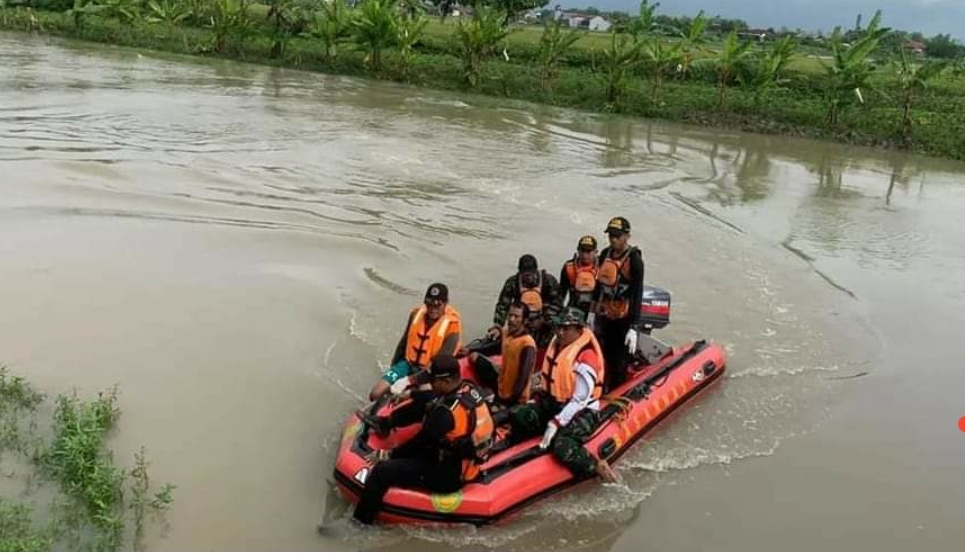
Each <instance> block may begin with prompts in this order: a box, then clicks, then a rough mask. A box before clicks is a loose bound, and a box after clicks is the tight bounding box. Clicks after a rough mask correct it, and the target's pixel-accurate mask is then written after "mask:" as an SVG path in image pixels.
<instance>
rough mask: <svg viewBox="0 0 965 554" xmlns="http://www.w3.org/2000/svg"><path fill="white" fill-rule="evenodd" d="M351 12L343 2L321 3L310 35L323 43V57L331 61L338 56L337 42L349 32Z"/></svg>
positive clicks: (330, 1) (342, 0)
mask: <svg viewBox="0 0 965 554" xmlns="http://www.w3.org/2000/svg"><path fill="white" fill-rule="evenodd" d="M351 15H352V14H351V11H350V9H349V7H348V4H346V3H345V0H329V1H328V2H322V3H321V5H320V9H319V11H318V12H317V13H316V14H315V16H314V21H313V23H312V34H313V35H315V36H316V37H319V38H321V39H322V42H324V43H325V56H326V57H327V58H328V59H329V61H332V60H334V59H335V58H336V56H337V55H338V41H339V39H341V38H343V37H346V36H348V35H349V34H350V32H351Z"/></svg>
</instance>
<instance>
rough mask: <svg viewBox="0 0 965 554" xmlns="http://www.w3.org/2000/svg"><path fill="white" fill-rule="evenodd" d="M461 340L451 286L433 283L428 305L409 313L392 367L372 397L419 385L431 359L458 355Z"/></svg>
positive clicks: (373, 389)
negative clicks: (438, 356) (450, 297)
mask: <svg viewBox="0 0 965 554" xmlns="http://www.w3.org/2000/svg"><path fill="white" fill-rule="evenodd" d="M461 340H462V321H461V317H460V315H459V312H458V311H457V310H456V309H455V308H453V307H452V306H450V305H449V288H448V287H447V286H446V285H444V284H442V283H433V284H431V285H429V288H428V289H426V294H425V301H424V304H423V305H422V306H416V307H415V308H413V309H412V311H411V312H410V313H409V319H408V321H407V322H406V324H405V331H403V333H402V338H401V339H399V343H398V345H397V346H396V348H395V353H394V354H393V355H392V361H391V364H390V367H389V370H388V371H386V372H385V374H384V375H383V376H382V378H381V379H380V380H379V382H378V383H376V384H375V386H374V387H372V391H371V392H369V400H376V399H378V398H380V397H382V395H384V394H386V393H392V394H399V393H401V392H402V391H404V390H405V389H406V388H408V387H409V386H411V385H413V384H418V381H419V380H420V379H423V378H420V377H417V376H416V374H417V373H419V372H421V371H422V370H423V369H425V368H426V366H428V365H429V360H431V359H432V358H433V357H435V356H436V355H438V354H449V355H453V354H455V353H456V351H457V350H459V348H460V346H461V344H460V342H461Z"/></svg>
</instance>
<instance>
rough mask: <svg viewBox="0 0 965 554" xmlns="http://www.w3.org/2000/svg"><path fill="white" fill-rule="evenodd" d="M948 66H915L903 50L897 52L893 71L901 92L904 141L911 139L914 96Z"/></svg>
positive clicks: (929, 63) (934, 63) (944, 63)
mask: <svg viewBox="0 0 965 554" xmlns="http://www.w3.org/2000/svg"><path fill="white" fill-rule="evenodd" d="M948 65H949V61H948V60H943V61H927V62H925V63H923V64H916V63H914V62H912V61H910V60H909V59H908V54H907V53H905V49H904V48H902V49H900V50H899V55H898V57H897V59H896V60H895V61H894V62H893V69H894V73H895V77H896V79H897V81H898V88H899V90H900V91H901V135H902V137H903V138H904V139H905V140H908V139H909V138H910V137H911V124H912V121H911V107H912V104H913V103H914V101H915V96H916V95H918V94H920V93H921V92H923V91H924V90H925V89H927V88H928V82H929V81H931V80H932V79H934V78H935V77H938V76H939V75H940V74H941V73H942V72H943V71H945V68H947V67H948Z"/></svg>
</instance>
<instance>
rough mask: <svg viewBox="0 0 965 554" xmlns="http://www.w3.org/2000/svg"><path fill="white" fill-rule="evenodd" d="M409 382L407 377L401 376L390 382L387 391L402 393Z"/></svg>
mask: <svg viewBox="0 0 965 554" xmlns="http://www.w3.org/2000/svg"><path fill="white" fill-rule="evenodd" d="M409 384H410V383H409V378H408V377H403V378H401V379H398V380H397V381H396V382H394V383H392V386H391V387H389V392H391V393H392V394H393V395H399V394H402V393H403V392H405V389H407V388H409Z"/></svg>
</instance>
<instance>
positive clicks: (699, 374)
mask: <svg viewBox="0 0 965 554" xmlns="http://www.w3.org/2000/svg"><path fill="white" fill-rule="evenodd" d="M705 377H707V376H706V375H704V368H699V369H698V370H697V371H695V372H694V374H693V375H691V376H690V380H691V381H693V382H694V383H699V382H701V381H703V380H704V378H705Z"/></svg>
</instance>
